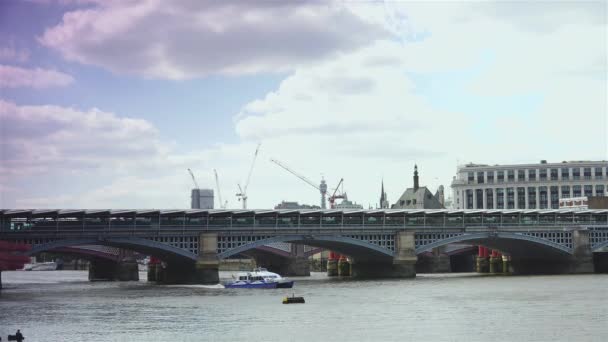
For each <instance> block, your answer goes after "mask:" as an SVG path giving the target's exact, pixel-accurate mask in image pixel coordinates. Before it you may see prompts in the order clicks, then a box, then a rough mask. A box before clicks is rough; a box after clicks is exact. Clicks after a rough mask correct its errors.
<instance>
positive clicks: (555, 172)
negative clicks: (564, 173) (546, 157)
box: [551, 169, 557, 181]
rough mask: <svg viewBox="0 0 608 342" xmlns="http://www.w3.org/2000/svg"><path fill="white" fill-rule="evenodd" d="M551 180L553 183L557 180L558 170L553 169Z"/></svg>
mask: <svg viewBox="0 0 608 342" xmlns="http://www.w3.org/2000/svg"><path fill="white" fill-rule="evenodd" d="M551 180H552V181H556V180H557V169H551Z"/></svg>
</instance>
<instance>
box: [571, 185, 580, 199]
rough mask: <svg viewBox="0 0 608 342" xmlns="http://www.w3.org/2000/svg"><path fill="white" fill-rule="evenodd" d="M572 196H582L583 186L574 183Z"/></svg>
mask: <svg viewBox="0 0 608 342" xmlns="http://www.w3.org/2000/svg"><path fill="white" fill-rule="evenodd" d="M572 197H581V186H580V185H574V186H573V187H572Z"/></svg>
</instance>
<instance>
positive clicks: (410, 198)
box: [391, 165, 444, 209]
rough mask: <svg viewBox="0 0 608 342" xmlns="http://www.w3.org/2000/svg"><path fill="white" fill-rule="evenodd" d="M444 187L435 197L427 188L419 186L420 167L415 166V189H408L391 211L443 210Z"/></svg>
mask: <svg viewBox="0 0 608 342" xmlns="http://www.w3.org/2000/svg"><path fill="white" fill-rule="evenodd" d="M443 198H444V196H443V186H439V189H438V190H437V192H436V193H435V195H433V193H431V191H430V190H429V189H428V188H427V187H426V186H419V184H418V165H415V166H414V187H413V188H407V189H406V190H405V192H404V193H403V195H401V197H399V199H398V200H397V203H395V204H393V205H392V206H391V209H443V204H444V203H443Z"/></svg>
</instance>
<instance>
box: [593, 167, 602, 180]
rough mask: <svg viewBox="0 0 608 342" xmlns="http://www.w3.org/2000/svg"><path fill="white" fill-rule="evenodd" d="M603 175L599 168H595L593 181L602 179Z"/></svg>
mask: <svg viewBox="0 0 608 342" xmlns="http://www.w3.org/2000/svg"><path fill="white" fill-rule="evenodd" d="M602 178H604V177H603V174H602V168H601V167H596V168H595V179H602Z"/></svg>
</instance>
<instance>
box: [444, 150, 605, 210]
mask: <svg viewBox="0 0 608 342" xmlns="http://www.w3.org/2000/svg"><path fill="white" fill-rule="evenodd" d="M607 169H608V161H569V162H561V163H547V162H546V161H545V160H542V161H541V162H540V164H520V165H481V164H467V165H461V166H459V167H458V173H457V175H456V176H455V177H454V180H453V181H452V191H453V199H454V202H453V206H454V208H455V209H548V208H553V209H558V208H559V200H560V199H561V198H572V197H582V196H587V197H588V196H606V189H607V188H608V176H607V172H608V170H607Z"/></svg>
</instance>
